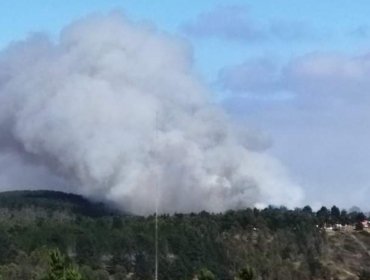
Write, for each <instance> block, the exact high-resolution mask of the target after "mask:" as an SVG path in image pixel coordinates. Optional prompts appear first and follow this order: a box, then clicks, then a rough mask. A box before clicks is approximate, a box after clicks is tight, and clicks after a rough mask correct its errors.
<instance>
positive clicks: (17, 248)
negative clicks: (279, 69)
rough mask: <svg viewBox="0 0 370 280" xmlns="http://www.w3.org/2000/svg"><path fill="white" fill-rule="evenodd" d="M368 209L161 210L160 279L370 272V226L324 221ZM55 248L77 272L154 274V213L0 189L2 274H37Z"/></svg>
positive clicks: (356, 216)
mask: <svg viewBox="0 0 370 280" xmlns="http://www.w3.org/2000/svg"><path fill="white" fill-rule="evenodd" d="M364 218H365V217H364V215H363V214H362V213H350V214H347V213H346V212H345V211H339V209H338V208H336V207H333V208H331V210H328V209H326V208H324V207H323V208H322V209H320V211H318V212H316V213H315V212H313V211H312V210H311V209H310V208H309V207H305V208H303V209H295V210H288V209H286V208H274V207H268V208H266V209H263V210H258V209H243V210H238V211H228V212H226V213H222V214H221V213H218V214H217V213H216V214H211V213H207V212H201V213H197V214H174V215H161V216H160V217H159V279H163V280H164V279H193V278H194V277H195V276H196V275H198V276H199V278H202V277H203V276H202V275H208V276H206V277H205V278H204V277H203V278H204V279H235V278H236V277H239V279H242V278H241V277H242V275H243V273H241V272H243V269H244V271H245V269H246V268H248V271H251V272H252V273H250V274H249V276H247V277H251V278H244V279H266V280H267V279H271V280H272V279H274V280H276V279H281V280H289V279H299V280H305V279H361V280H364V279H370V276H369V275H370V274H369V272H368V271H367V269H368V268H369V264H370V234H369V233H368V232H367V231H363V230H361V228H360V227H358V230H340V231H325V230H323V226H324V225H328V224H338V223H342V224H356V223H357V224H359V222H360V221H361V220H363V219H364ZM56 248H59V250H60V251H61V252H62V254H64V256H66V261H67V262H68V263H70V264H71V265H73V267H76V269H77V270H78V271H79V273H80V274H81V275H82V277H83V279H102V280H103V279H107V280H108V279H153V273H154V256H155V252H154V216H148V217H140V216H134V215H127V214H121V213H119V212H118V211H116V210H113V209H110V208H109V207H107V206H105V205H103V204H101V203H94V202H90V201H88V200H87V199H85V198H83V197H81V196H78V195H74V194H65V193H61V192H51V191H22V192H6V193H1V194H0V275H1V276H0V279H9V280H11V279H22V280H24V279H43V277H45V275H46V273H47V271H48V269H49V252H50V250H53V249H56ZM247 274H248V273H247ZM245 275H246V274H245ZM1 277H2V278H1ZM207 277H208V278H207Z"/></svg>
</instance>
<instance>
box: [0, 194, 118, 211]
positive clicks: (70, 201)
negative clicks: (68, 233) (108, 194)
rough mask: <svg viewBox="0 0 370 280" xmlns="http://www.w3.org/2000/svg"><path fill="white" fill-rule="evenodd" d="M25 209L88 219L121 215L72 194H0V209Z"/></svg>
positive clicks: (109, 208)
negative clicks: (69, 214)
mask: <svg viewBox="0 0 370 280" xmlns="http://www.w3.org/2000/svg"><path fill="white" fill-rule="evenodd" d="M27 207H36V208H44V209H46V210H50V211H70V212H71V213H74V214H79V215H84V216H89V217H102V216H113V215H117V214H122V213H121V212H120V211H119V210H117V209H114V208H112V207H110V206H109V205H107V204H104V203H102V202H93V201H91V200H88V199H87V198H85V197H83V196H81V195H78V194H73V193H64V192H60V191H49V190H19V191H6V192H1V193H0V208H8V209H10V210H20V209H22V208H27Z"/></svg>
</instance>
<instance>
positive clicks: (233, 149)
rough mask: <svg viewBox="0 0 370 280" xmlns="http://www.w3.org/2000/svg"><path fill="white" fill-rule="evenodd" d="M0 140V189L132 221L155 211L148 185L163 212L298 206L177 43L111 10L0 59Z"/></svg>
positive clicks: (295, 195)
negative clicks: (55, 192) (65, 196)
mask: <svg viewBox="0 0 370 280" xmlns="http://www.w3.org/2000/svg"><path fill="white" fill-rule="evenodd" d="M156 115H157V116H158V117H156ZM156 119H157V121H156ZM0 133H1V135H0V184H1V188H2V189H15V188H17V189H19V188H25V187H27V186H33V187H35V186H36V187H40V188H45V187H46V188H53V189H61V190H68V191H74V192H76V193H81V194H84V195H88V196H90V197H95V198H99V199H104V200H108V201H113V202H115V203H117V204H118V205H120V206H121V207H122V208H124V209H126V210H128V211H131V212H134V213H138V214H147V213H150V212H152V211H153V210H154V205H155V204H154V200H155V191H154V189H155V185H156V184H155V182H156V181H157V182H158V187H159V203H160V211H162V212H189V211H200V210H203V209H204V210H208V211H223V210H226V209H229V208H239V207H245V206H254V205H257V204H261V203H264V204H270V203H271V204H275V205H280V204H285V205H287V206H294V205H297V203H299V201H300V199H301V197H302V192H301V189H300V188H299V187H297V186H296V185H295V184H294V183H292V182H291V180H290V179H289V177H288V176H287V174H286V171H285V169H284V168H283V167H282V166H281V164H280V163H279V162H278V161H276V160H275V159H273V158H272V157H270V156H269V155H267V154H266V153H264V152H261V151H260V150H259V149H253V146H256V143H252V142H256V139H258V137H255V136H254V135H250V136H248V133H244V132H241V131H239V128H236V126H234V125H232V124H231V122H230V121H229V120H228V117H227V116H226V115H225V113H224V112H223V111H222V109H221V108H219V107H217V105H215V104H213V103H212V102H211V99H210V94H209V92H208V90H207V88H205V87H204V86H203V85H202V83H201V82H200V81H199V80H198V79H197V77H196V76H195V75H194V74H193V73H192V65H191V52H190V51H189V48H188V47H187V46H186V44H185V43H184V42H181V41H180V40H179V39H176V38H174V37H171V36H170V35H167V34H163V33H161V32H159V31H157V30H155V29H154V28H153V27H151V26H148V25H144V24H137V23H132V22H130V21H128V20H127V19H125V18H124V17H123V16H122V15H120V14H116V13H115V14H109V15H104V16H103V15H93V16H89V17H87V18H85V19H82V20H80V21H77V22H75V23H73V24H71V25H70V26H68V27H66V28H65V29H64V30H63V31H62V32H61V35H60V38H59V39H58V40H57V42H53V41H52V40H49V39H48V38H47V37H46V36H43V35H34V36H32V37H30V38H29V39H27V40H25V41H22V42H16V43H13V44H11V45H10V46H9V47H7V48H6V49H5V50H4V51H2V52H1V54H0ZM257 146H258V145H257Z"/></svg>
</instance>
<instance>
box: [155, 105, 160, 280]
mask: <svg viewBox="0 0 370 280" xmlns="http://www.w3.org/2000/svg"><path fill="white" fill-rule="evenodd" d="M155 142H156V143H155V145H156V146H157V144H158V112H156V113H155ZM155 150H156V151H157V147H156V149H155ZM155 156H156V155H155ZM154 176H155V236H154V239H155V270H154V279H155V280H158V176H159V174H158V170H157V169H156V172H155V175H154Z"/></svg>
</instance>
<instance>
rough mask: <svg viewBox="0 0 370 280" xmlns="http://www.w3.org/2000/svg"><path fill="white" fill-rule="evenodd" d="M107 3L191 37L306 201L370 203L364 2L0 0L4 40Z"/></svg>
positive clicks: (369, 6)
mask: <svg viewBox="0 0 370 280" xmlns="http://www.w3.org/2000/svg"><path fill="white" fill-rule="evenodd" d="M113 9H119V10H122V11H123V12H124V13H125V14H126V15H127V17H128V18H130V19H132V20H134V21H146V22H150V23H153V24H154V25H155V26H156V27H157V28H158V29H160V30H165V31H167V32H169V33H171V34H174V35H176V36H179V37H181V38H183V39H184V40H186V41H188V42H189V44H190V45H191V46H192V49H193V56H194V70H195V71H196V72H197V73H198V74H199V75H200V76H201V77H203V79H204V81H205V83H207V84H208V85H209V87H210V88H212V90H213V91H214V92H215V96H218V99H217V100H218V102H220V103H221V104H222V105H223V106H224V107H225V108H226V109H227V110H228V111H229V113H230V114H231V115H232V116H233V117H234V118H235V119H236V121H238V122H241V123H243V124H245V125H248V126H252V127H255V128H256V129H258V130H261V131H263V132H264V133H267V134H268V135H269V136H270V137H271V139H272V142H273V145H272V147H271V148H270V150H271V153H273V154H274V155H276V156H277V157H278V158H279V159H280V160H281V161H283V162H284V163H285V165H286V166H287V167H288V169H289V170H290V171H291V173H292V176H293V177H294V178H295V179H296V180H297V181H298V182H299V183H300V184H301V185H303V186H304V188H305V190H306V192H307V202H308V203H314V204H317V205H318V204H321V203H325V204H334V203H336V204H339V205H342V206H346V207H350V206H352V205H355V204H357V205H359V206H362V207H365V206H366V204H367V200H366V197H369V195H370V175H368V174H367V173H368V172H367V169H368V168H367V167H368V166H369V164H370V151H369V150H370V149H369V148H368V143H369V142H370V128H368V127H367V125H366V124H367V123H369V121H370V114H369V113H367V111H368V108H367V106H366V104H368V102H369V101H370V98H369V97H368V95H369V94H368V93H367V92H368V91H369V88H368V87H369V86H370V84H369V83H367V80H368V78H367V75H369V74H370V70H369V66H368V63H367V62H368V60H369V55H368V53H369V51H370V17H369V14H370V3H369V2H368V1H365V0H358V1H349V0H348V1H347V0H338V1H332V0H321V1H319V0H316V1H295V0H290V1H289V0H274V1H273V0H271V1H230V0H228V1H226V0H219V1H216V0H212V1H211V0H202V1H196V0H194V1H190V0H178V1H173V0H158V1H149V0H147V1H144V0H135V1H134V0H131V1H122V0H121V1H113V0H112V1H109V0H106V1H97V0H90V1H87V0H80V1H72V0H65V1H51V0H44V1H41V0H35V1H26V0H18V1H2V2H0V26H1V32H0V48H4V47H6V46H7V45H8V44H9V43H11V42H12V41H17V40H19V39H23V38H25V37H27V36H28V35H29V34H30V33H33V32H45V33H48V34H49V35H50V36H52V37H54V38H57V34H58V32H59V31H60V30H61V29H62V28H63V27H64V26H65V25H67V24H69V23H70V22H72V21H73V20H76V19H78V18H81V17H83V16H85V15H88V14H90V13H93V12H103V13H104V12H108V11H111V10H113ZM369 64H370V63H369ZM220 96H221V99H220V98H219V97H220ZM353 186H356V188H355V189H353Z"/></svg>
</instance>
